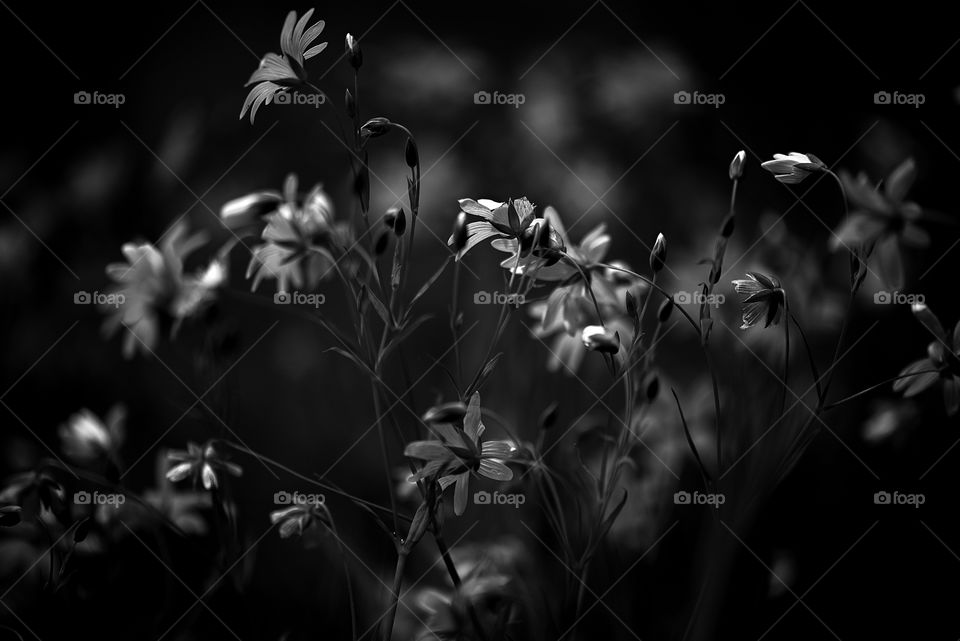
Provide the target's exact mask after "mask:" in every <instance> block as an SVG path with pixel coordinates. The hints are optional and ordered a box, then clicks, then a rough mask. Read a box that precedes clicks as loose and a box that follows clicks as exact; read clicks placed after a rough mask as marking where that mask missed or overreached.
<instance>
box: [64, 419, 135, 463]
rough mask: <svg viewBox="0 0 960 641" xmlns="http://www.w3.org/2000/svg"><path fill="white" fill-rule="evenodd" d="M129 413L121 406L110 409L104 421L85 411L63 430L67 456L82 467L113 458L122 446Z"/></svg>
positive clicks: (69, 422) (71, 420)
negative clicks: (82, 465) (105, 457)
mask: <svg viewBox="0 0 960 641" xmlns="http://www.w3.org/2000/svg"><path fill="white" fill-rule="evenodd" d="M125 419H126V410H125V409H124V408H123V406H122V405H116V406H114V407H113V408H111V409H110V412H109V413H108V414H107V418H106V420H105V421H101V420H100V417H98V416H97V415H96V414H94V413H93V412H91V411H90V410H88V409H86V408H84V409H82V410H80V411H79V412H77V413H76V414H74V415H73V416H71V417H70V420H69V421H67V423H66V424H64V425H62V426H60V430H59V432H58V433H59V435H60V441H61V443H62V446H63V451H64V453H65V454H66V455H67V456H68V457H70V458H72V459H73V460H75V461H77V462H79V463H90V462H93V461H97V460H99V459H100V458H102V457H104V456H110V455H112V454H113V453H115V452H116V451H117V449H118V448H119V447H120V445H121V444H122V443H123V424H124V420H125Z"/></svg>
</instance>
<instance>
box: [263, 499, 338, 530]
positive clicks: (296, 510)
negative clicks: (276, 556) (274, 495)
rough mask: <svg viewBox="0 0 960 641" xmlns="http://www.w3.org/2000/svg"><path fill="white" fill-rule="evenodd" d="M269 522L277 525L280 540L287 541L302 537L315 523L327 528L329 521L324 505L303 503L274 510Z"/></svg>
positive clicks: (328, 514)
mask: <svg viewBox="0 0 960 641" xmlns="http://www.w3.org/2000/svg"><path fill="white" fill-rule="evenodd" d="M270 522H271V523H273V524H274V525H276V524H277V523H279V524H280V538H281V539H287V538H290V537H291V536H293V535H297V536H302V535H303V533H304V532H306V531H307V530H309V529H310V528H311V527H313V526H314V525H316V524H317V523H320V524H322V525H324V526H325V527H328V528H329V527H330V524H331V519H330V512H329V509H328V508H327V506H326V504H325V503H323V502H320V503H313V502H310V503H306V502H305V503H298V504H296V505H292V506H290V507H286V508H283V509H282V510H274V511H273V512H271V513H270Z"/></svg>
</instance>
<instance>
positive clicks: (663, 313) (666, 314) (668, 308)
mask: <svg viewBox="0 0 960 641" xmlns="http://www.w3.org/2000/svg"><path fill="white" fill-rule="evenodd" d="M671 313H673V300H671V299H669V298H665V299H664V300H663V302H662V303H660V309H659V310H658V311H657V320H658V321H659V322H660V324H663V323H666V322H667V319H669V318H670V314H671Z"/></svg>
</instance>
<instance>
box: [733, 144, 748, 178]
mask: <svg viewBox="0 0 960 641" xmlns="http://www.w3.org/2000/svg"><path fill="white" fill-rule="evenodd" d="M746 159H747V152H745V151H744V150H742V149H741V150H740V151H738V152H737V155H736V156H734V157H733V160H731V161H730V180H739V179H740V177H741V176H742V175H743V163H744V162H745V161H746Z"/></svg>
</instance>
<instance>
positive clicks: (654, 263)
mask: <svg viewBox="0 0 960 641" xmlns="http://www.w3.org/2000/svg"><path fill="white" fill-rule="evenodd" d="M666 262H667V239H666V238H664V237H663V234H657V242H655V243H654V244H653V249H652V250H650V269H651V270H652V271H653V273H654V274H656V273H657V272H659V271H660V270H661V269H663V266H664V265H665V264H666Z"/></svg>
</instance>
